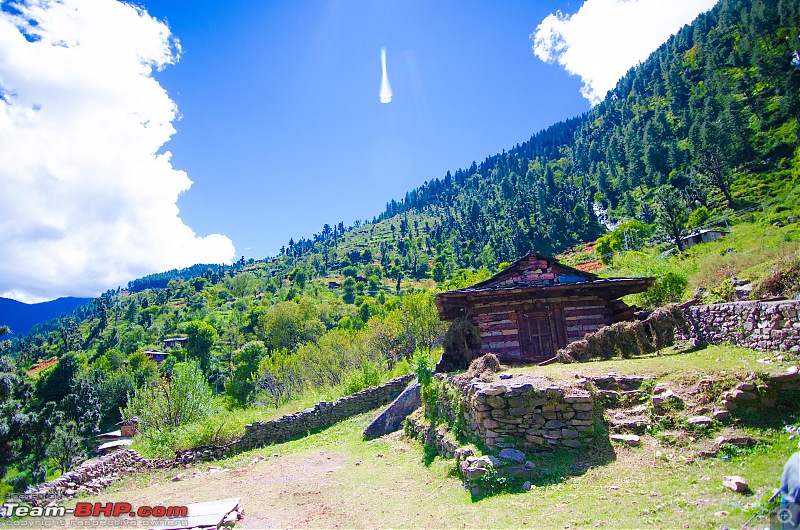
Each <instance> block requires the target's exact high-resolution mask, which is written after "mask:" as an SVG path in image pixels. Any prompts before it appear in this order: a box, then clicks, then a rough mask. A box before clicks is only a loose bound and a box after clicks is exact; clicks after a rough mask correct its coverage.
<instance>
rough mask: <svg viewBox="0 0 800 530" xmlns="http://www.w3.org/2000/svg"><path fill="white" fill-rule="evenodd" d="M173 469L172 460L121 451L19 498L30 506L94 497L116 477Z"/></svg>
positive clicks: (88, 464) (81, 467) (85, 465)
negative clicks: (86, 495)
mask: <svg viewBox="0 0 800 530" xmlns="http://www.w3.org/2000/svg"><path fill="white" fill-rule="evenodd" d="M174 466H175V461H173V460H161V459H159V458H152V459H151V458H145V457H143V456H142V455H140V454H139V453H137V452H136V451H133V450H131V449H121V450H119V451H115V452H113V453H111V454H109V455H105V456H103V457H100V458H98V459H96V460H92V461H90V462H85V463H84V464H81V465H80V466H78V467H77V468H75V469H73V470H71V471H68V472H66V473H64V474H63V475H61V476H60V477H58V478H57V479H55V480H51V481H49V482H45V483H43V484H38V485H36V486H31V487H30V488H28V490H27V491H26V492H25V493H23V494H22V495H20V498H21V499H22V500H23V501H25V502H28V503H29V504H31V505H33V506H42V505H45V504H48V503H50V502H52V501H61V500H64V499H69V498H72V497H75V496H77V495H79V494H91V493H98V492H99V491H100V490H102V489H103V488H105V487H106V486H108V485H109V484H111V483H112V482H114V481H115V480H118V478H119V477H120V476H123V475H129V474H133V473H142V472H148V471H152V470H154V469H168V468H171V467H174Z"/></svg>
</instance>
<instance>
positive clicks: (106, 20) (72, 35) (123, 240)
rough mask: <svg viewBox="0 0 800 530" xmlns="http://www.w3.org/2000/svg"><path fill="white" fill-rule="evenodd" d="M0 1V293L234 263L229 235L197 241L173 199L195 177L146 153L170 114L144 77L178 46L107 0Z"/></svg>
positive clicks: (166, 132) (85, 289)
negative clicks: (3, 2) (188, 267)
mask: <svg viewBox="0 0 800 530" xmlns="http://www.w3.org/2000/svg"><path fill="white" fill-rule="evenodd" d="M12 5H13V4H12ZM8 6H9V5H8V4H6V5H4V6H3V8H4V9H3V10H2V11H0V98H2V99H0V185H2V190H3V193H2V196H0V197H2V198H0V201H2V202H1V203H0V204H1V206H0V248H2V249H3V252H2V257H0V293H1V294H2V296H11V297H13V298H17V299H21V300H26V301H32V300H41V299H49V298H53V297H56V296H62V295H76V296H80V295H84V296H87V295H89V296H91V295H96V294H98V293H99V292H102V291H104V290H106V289H109V288H114V287H116V286H117V285H125V284H126V283H127V282H128V281H129V280H131V279H134V278H136V277H140V276H142V275H144V274H148V273H152V272H159V271H164V270H169V269H171V268H174V267H184V266H189V265H192V264H194V263H222V262H230V261H231V259H232V258H233V256H234V254H235V251H234V247H233V244H232V242H231V241H230V239H228V238H227V237H225V236H222V235H219V234H212V235H209V236H207V237H198V236H197V235H196V234H195V233H194V232H193V231H192V230H191V228H189V227H188V226H186V225H185V224H184V223H183V221H182V220H181V219H180V217H179V216H178V214H179V211H178V207H177V204H176V203H177V200H178V195H179V194H180V193H182V192H184V191H186V190H187V189H189V187H190V186H191V184H192V182H191V180H189V178H188V176H187V175H186V173H185V172H183V171H179V170H176V169H174V168H173V167H172V165H171V164H170V153H169V152H167V153H164V154H156V153H157V152H158V150H159V149H160V148H161V146H163V145H164V143H166V142H167V141H168V140H169V138H170V136H171V135H172V134H174V133H175V129H174V128H173V126H172V121H173V120H174V119H175V118H176V112H177V109H176V106H175V104H174V102H173V101H172V100H171V99H170V98H169V96H168V95H167V93H166V91H165V90H164V89H163V88H162V87H161V85H159V83H158V82H157V81H156V80H155V79H153V78H152V77H151V73H152V70H153V69H161V68H163V67H165V66H167V65H169V64H172V63H174V62H175V61H176V60H177V56H178V54H179V52H180V48H179V45H178V43H177V41H175V40H173V39H172V38H171V36H170V31H169V28H168V27H167V26H166V25H164V24H163V23H161V22H158V21H157V20H155V19H153V18H152V17H150V16H149V15H148V14H147V13H145V12H143V11H142V10H141V9H139V8H136V7H133V6H130V5H128V4H124V3H120V2H117V1H115V0H62V1H59V2H56V1H51V0H29V1H27V2H25V3H24V4H18V5H16V6H15V7H16V8H15V9H8ZM32 21H34V22H32ZM26 37H27V38H26Z"/></svg>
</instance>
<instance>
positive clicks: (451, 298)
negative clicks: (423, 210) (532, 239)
mask: <svg viewBox="0 0 800 530" xmlns="http://www.w3.org/2000/svg"><path fill="white" fill-rule="evenodd" d="M653 281H654V279H653V278H605V279H601V278H599V277H598V276H597V275H595V274H592V273H589V272H585V271H581V270H578V269H575V268H572V267H569V266H568V265H564V264H562V263H559V262H558V261H557V260H556V259H555V258H551V257H549V256H543V255H541V254H538V253H536V252H528V253H527V254H526V255H525V256H524V257H523V258H521V259H519V260H517V261H516V262H514V263H513V264H511V265H510V266H508V267H506V268H505V269H503V270H502V271H500V272H498V273H497V274H495V275H494V276H492V277H491V278H489V279H488V280H484V281H482V282H479V283H476V284H475V285H472V286H470V287H466V288H463V289H457V290H454V291H448V292H445V293H440V294H438V295H436V305H437V307H438V309H439V315H440V317H441V318H442V319H443V320H452V319H454V318H456V317H457V316H459V315H460V314H463V313H462V308H466V307H468V306H470V305H471V304H472V303H474V302H476V301H478V300H480V301H482V302H489V301H495V300H500V299H503V298H507V297H530V298H536V297H544V296H553V295H555V293H554V291H557V292H564V291H566V292H571V293H587V292H589V291H591V292H598V291H601V292H603V297H604V298H608V299H614V298H619V297H620V296H624V295H627V294H634V293H640V292H643V291H646V290H647V288H648V287H650V286H651V285H652V284H653Z"/></svg>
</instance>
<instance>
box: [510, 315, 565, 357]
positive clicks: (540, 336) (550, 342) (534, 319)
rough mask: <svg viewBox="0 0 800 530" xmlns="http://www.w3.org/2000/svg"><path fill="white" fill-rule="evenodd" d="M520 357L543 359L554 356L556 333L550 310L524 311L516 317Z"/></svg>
mask: <svg viewBox="0 0 800 530" xmlns="http://www.w3.org/2000/svg"><path fill="white" fill-rule="evenodd" d="M517 325H518V326H519V338H520V344H519V346H520V357H522V359H524V360H526V361H544V360H547V359H550V358H551V357H553V356H555V354H556V350H557V347H558V346H557V344H558V342H560V341H558V338H557V337H558V333H557V329H556V323H555V318H554V314H553V312H552V311H526V312H523V313H521V314H520V315H519V316H518V317H517Z"/></svg>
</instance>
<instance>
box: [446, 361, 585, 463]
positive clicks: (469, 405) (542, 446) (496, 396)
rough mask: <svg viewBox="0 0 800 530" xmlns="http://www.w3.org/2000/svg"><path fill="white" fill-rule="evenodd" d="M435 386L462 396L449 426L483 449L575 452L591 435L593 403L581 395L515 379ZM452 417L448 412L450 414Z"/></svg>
mask: <svg viewBox="0 0 800 530" xmlns="http://www.w3.org/2000/svg"><path fill="white" fill-rule="evenodd" d="M440 381H441V382H443V384H445V385H450V386H451V387H452V388H453V390H454V391H455V392H459V393H460V394H461V395H463V396H464V399H463V401H462V405H461V410H460V413H461V414H463V420H464V421H463V423H461V422H458V421H456V422H455V423H456V424H461V425H462V430H465V431H466V432H465V433H464V434H465V435H466V436H467V437H468V438H471V439H476V438H477V440H478V441H480V442H482V443H483V444H484V445H485V446H486V447H487V448H489V449H503V448H514V449H520V450H523V451H539V450H546V449H555V448H559V447H566V448H573V449H575V448H579V447H581V445H582V444H583V443H584V442H585V441H587V440H589V439H591V438H592V437H593V436H594V398H593V397H592V395H591V393H589V392H588V391H587V390H584V389H580V388H571V387H568V386H566V385H560V384H555V383H553V382H552V381H549V380H547V379H544V378H538V377H533V376H525V375H520V374H517V375H514V376H512V377H510V378H506V379H502V380H499V381H493V382H489V383H486V382H481V381H479V380H475V379H473V380H465V379H461V378H458V377H452V378H449V379H446V380H445V379H444V378H440ZM444 401H446V402H450V403H451V407H454V406H455V405H454V404H452V401H451V400H449V399H445V400H444ZM458 413H459V410H458V409H452V408H451V411H450V414H451V415H455V414H458Z"/></svg>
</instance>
